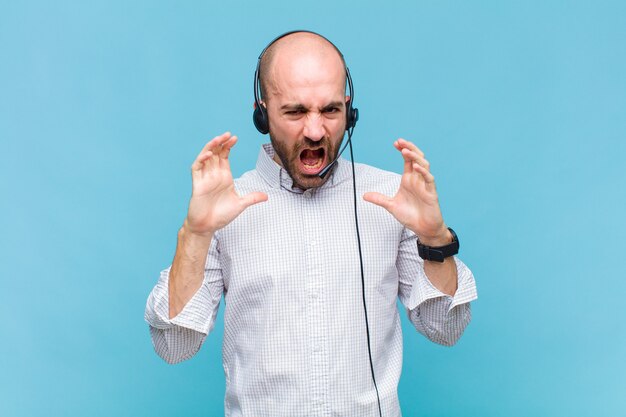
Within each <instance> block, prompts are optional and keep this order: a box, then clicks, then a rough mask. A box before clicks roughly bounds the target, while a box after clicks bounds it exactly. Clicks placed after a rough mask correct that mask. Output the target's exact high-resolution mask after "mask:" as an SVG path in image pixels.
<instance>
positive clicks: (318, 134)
mask: <svg viewBox="0 0 626 417" xmlns="http://www.w3.org/2000/svg"><path fill="white" fill-rule="evenodd" d="M303 133H304V136H306V137H307V138H309V139H311V140H313V141H316V142H318V141H320V140H322V139H323V138H324V134H325V129H324V120H323V118H322V116H321V115H320V114H319V113H313V112H311V113H309V114H307V117H306V120H305V122H304V132H303Z"/></svg>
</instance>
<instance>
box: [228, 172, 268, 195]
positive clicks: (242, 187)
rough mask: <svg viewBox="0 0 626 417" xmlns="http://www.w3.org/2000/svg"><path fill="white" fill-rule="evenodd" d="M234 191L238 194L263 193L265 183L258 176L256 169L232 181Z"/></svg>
mask: <svg viewBox="0 0 626 417" xmlns="http://www.w3.org/2000/svg"><path fill="white" fill-rule="evenodd" d="M234 183H235V189H236V190H237V192H239V193H248V192H250V191H263V190H264V189H265V187H266V185H267V184H266V182H265V181H263V178H261V176H260V175H259V173H258V172H257V170H256V169H253V170H250V171H247V172H245V173H244V174H243V175H241V176H240V177H239V178H236V179H235V180H234Z"/></svg>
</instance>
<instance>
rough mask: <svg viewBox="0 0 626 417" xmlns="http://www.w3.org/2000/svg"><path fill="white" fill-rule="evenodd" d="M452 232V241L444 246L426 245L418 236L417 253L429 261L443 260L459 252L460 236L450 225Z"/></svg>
mask: <svg viewBox="0 0 626 417" xmlns="http://www.w3.org/2000/svg"><path fill="white" fill-rule="evenodd" d="M448 230H449V231H450V233H451V234H452V242H450V243H448V244H447V245H444V246H426V245H424V244H422V243H421V242H420V239H419V237H418V238H417V253H418V254H419V256H420V258H422V259H424V260H427V261H435V262H443V261H444V260H445V259H446V258H448V257H450V256H454V255H456V254H457V253H459V238H458V237H457V235H456V233H454V230H452V228H450V227H448Z"/></svg>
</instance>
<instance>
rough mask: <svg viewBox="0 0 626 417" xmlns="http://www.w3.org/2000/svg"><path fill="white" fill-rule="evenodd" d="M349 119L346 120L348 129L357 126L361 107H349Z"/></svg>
mask: <svg viewBox="0 0 626 417" xmlns="http://www.w3.org/2000/svg"><path fill="white" fill-rule="evenodd" d="M347 114H348V120H346V130H348V129H350V128H353V127H354V126H356V122H357V121H358V120H359V109H353V108H352V107H350V108H349V109H348V113H347Z"/></svg>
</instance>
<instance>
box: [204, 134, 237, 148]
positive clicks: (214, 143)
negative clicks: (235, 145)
mask: <svg viewBox="0 0 626 417" xmlns="http://www.w3.org/2000/svg"><path fill="white" fill-rule="evenodd" d="M230 137H231V133H230V132H224V133H222V134H221V135H219V136H215V137H214V138H213V139H211V140H210V141H208V142H207V143H206V145H204V147H203V148H202V151H200V153H204V152H206V151H212V150H215V148H217V147H219V146H221V145H222V144H223V143H224V142H225V141H227V140H228V139H230Z"/></svg>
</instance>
